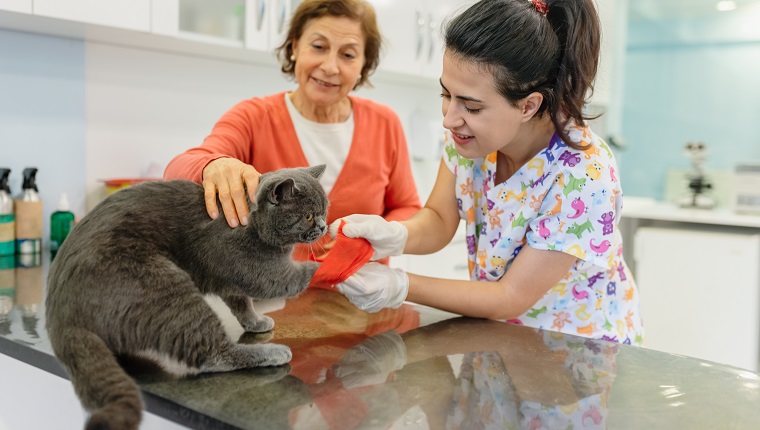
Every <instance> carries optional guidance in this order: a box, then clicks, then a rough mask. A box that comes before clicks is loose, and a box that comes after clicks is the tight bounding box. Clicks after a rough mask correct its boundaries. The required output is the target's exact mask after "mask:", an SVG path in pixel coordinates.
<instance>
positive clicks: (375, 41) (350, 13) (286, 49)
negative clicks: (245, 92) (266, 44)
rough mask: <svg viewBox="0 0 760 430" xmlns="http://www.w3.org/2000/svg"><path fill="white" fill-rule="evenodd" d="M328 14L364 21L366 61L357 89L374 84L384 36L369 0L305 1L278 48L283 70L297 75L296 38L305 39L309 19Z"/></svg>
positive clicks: (278, 56) (287, 73) (298, 8)
mask: <svg viewBox="0 0 760 430" xmlns="http://www.w3.org/2000/svg"><path fill="white" fill-rule="evenodd" d="M325 16H333V17H346V18H349V19H352V20H354V21H356V22H358V23H360V24H361V29H362V33H363V34H364V39H365V40H364V59H365V62H364V67H362V71H361V75H360V77H359V81H358V82H357V83H356V85H355V86H354V89H356V88H359V87H360V86H362V85H363V84H367V85H368V86H372V85H371V84H370V82H369V76H370V75H371V74H372V73H373V72H374V71H375V69H376V68H377V65H378V64H379V63H380V49H381V44H382V36H381V35H380V30H379V29H378V27H377V19H376V17H375V9H374V8H373V7H372V5H371V4H369V3H368V2H366V1H365V0H305V1H304V2H302V3H301V4H299V5H298V7H297V8H296V10H295V12H294V13H293V16H292V17H291V19H290V28H289V29H288V34H287V36H286V37H285V40H284V41H283V42H282V44H281V45H280V46H278V47H277V49H276V50H275V53H276V55H277V58H278V59H279V60H280V64H281V65H282V67H281V70H282V73H285V74H286V75H289V76H291V77H295V67H296V63H295V61H293V60H291V59H290V57H291V55H293V41H294V40H299V39H300V38H301V36H302V35H303V29H304V27H306V24H308V23H309V21H311V20H312V19H317V18H323V17H325Z"/></svg>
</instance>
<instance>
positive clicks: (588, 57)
mask: <svg viewBox="0 0 760 430" xmlns="http://www.w3.org/2000/svg"><path fill="white" fill-rule="evenodd" d="M547 6H548V9H549V11H548V13H547V14H546V18H547V19H548V20H549V23H550V24H551V26H552V29H553V30H554V32H555V34H556V35H557V39H558V40H559V41H560V44H559V55H558V57H559V63H558V67H557V77H556V83H555V84H554V96H555V97H556V106H555V108H554V109H550V115H551V119H552V123H554V126H555V128H556V129H557V132H558V133H561V134H560V137H562V140H564V141H565V142H567V143H568V144H569V143H570V139H568V138H567V136H565V135H564V134H565V133H564V128H565V125H566V124H567V120H568V119H572V120H574V121H575V123H577V124H582V123H583V122H585V120H587V119H593V118H596V117H593V118H592V117H586V116H584V114H583V107H584V106H585V104H586V102H587V99H586V97H587V95H588V94H591V93H593V82H594V78H595V77H596V72H597V67H598V65H599V50H600V45H601V41H600V36H601V23H600V22H599V15H598V14H597V12H596V7H595V6H594V4H593V2H592V0H550V1H549V2H548V4H547Z"/></svg>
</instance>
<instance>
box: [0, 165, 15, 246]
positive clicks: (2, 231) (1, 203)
mask: <svg viewBox="0 0 760 430" xmlns="http://www.w3.org/2000/svg"><path fill="white" fill-rule="evenodd" d="M10 173H11V169H7V168H0V257H2V256H7V255H13V254H15V253H16V245H15V243H16V226H15V220H16V216H15V214H14V212H13V197H12V196H11V188H10V187H9V186H8V176H9V175H10Z"/></svg>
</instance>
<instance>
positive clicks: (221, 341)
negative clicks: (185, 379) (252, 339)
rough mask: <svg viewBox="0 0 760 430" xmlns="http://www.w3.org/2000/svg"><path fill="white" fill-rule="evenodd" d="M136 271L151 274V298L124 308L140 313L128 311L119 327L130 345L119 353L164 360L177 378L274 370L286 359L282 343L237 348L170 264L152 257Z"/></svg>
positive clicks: (183, 275) (184, 276)
mask: <svg viewBox="0 0 760 430" xmlns="http://www.w3.org/2000/svg"><path fill="white" fill-rule="evenodd" d="M142 270H143V271H146V272H147V271H150V272H151V276H150V277H149V278H150V284H151V285H150V287H149V289H150V291H151V294H150V295H149V296H144V297H142V298H141V299H139V302H135V303H132V304H131V306H129V308H135V309H140V311H139V312H134V313H130V314H129V317H128V318H127V320H125V324H123V326H122V327H123V330H124V331H123V332H122V333H121V336H120V337H129V338H131V339H133V341H134V345H136V348H135V347H132V348H129V349H130V350H129V351H124V352H125V353H129V352H132V353H135V352H137V353H138V355H141V356H147V357H153V358H158V359H168V360H165V361H162V360H158V361H159V362H161V364H164V365H166V364H171V365H175V366H177V367H171V366H170V367H167V370H169V371H170V372H171V371H175V372H176V373H178V374H182V373H197V372H223V371H231V370H237V369H244V368H250V367H259V366H279V365H282V364H286V363H288V362H289V361H290V359H291V358H292V354H291V352H290V348H288V347H287V346H285V345H277V344H255V345H242V344H238V343H236V342H234V341H233V340H232V339H230V338H229V337H228V336H227V334H226V333H225V331H224V326H223V324H222V322H221V321H220V320H219V317H218V316H217V314H216V313H215V312H214V311H213V309H212V308H211V307H210V306H209V305H208V303H207V302H206V300H204V298H203V295H202V294H201V293H200V291H199V290H198V288H197V287H196V286H195V284H194V283H193V281H192V279H191V278H190V275H189V274H188V273H187V272H184V271H183V270H182V269H180V268H179V267H177V266H176V265H174V264H173V263H172V262H170V261H168V260H161V259H160V258H158V259H156V260H154V261H152V262H151V263H150V264H145V265H144V266H143V268H142ZM137 282H138V283H140V281H137ZM133 288H135V289H140V288H146V286H145V285H144V284H140V285H135V286H134V287H133ZM167 362H168V363H167Z"/></svg>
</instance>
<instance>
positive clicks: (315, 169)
mask: <svg viewBox="0 0 760 430" xmlns="http://www.w3.org/2000/svg"><path fill="white" fill-rule="evenodd" d="M326 169H327V164H320V165H319V166H312V167H309V168H308V169H307V170H308V171H309V174H311V176H313V177H315V178H317V179H319V178H321V177H322V174H323V173H325V170H326Z"/></svg>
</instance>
